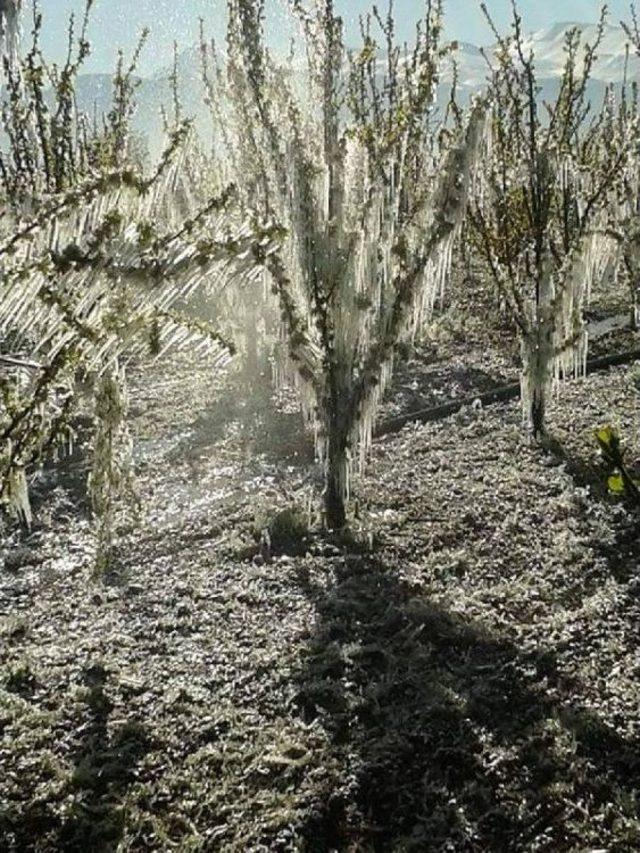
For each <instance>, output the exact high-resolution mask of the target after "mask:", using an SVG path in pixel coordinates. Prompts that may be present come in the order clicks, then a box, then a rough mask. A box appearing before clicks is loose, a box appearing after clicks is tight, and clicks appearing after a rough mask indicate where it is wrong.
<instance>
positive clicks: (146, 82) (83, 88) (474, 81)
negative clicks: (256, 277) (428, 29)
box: [78, 21, 640, 154]
mask: <svg viewBox="0 0 640 853" xmlns="http://www.w3.org/2000/svg"><path fill="white" fill-rule="evenodd" d="M573 27H577V28H579V29H580V31H581V33H582V39H583V44H584V43H585V42H586V43H593V41H594V40H595V38H596V34H597V25H595V24H585V23H580V22H569V21H566V22H561V23H556V24H553V25H551V26H549V27H547V28H545V29H542V30H538V31H536V32H533V33H531V34H529V35H527V37H526V39H525V45H524V46H525V51H526V52H527V53H529V52H531V51H533V53H534V55H535V66H536V71H537V75H538V80H539V83H540V85H541V88H542V92H541V98H542V99H544V100H549V99H551V98H553V97H554V95H555V93H556V92H557V89H558V84H559V80H560V77H561V74H562V69H563V65H564V44H565V38H566V34H567V32H568V31H569V30H570V29H571V28H573ZM627 43H628V39H627V36H626V33H625V32H624V30H623V29H622V28H621V27H615V26H607V27H606V28H605V31H604V37H603V40H602V44H601V46H600V49H599V51H598V57H597V60H596V62H595V64H594V68H593V72H592V79H591V82H590V84H589V92H588V94H589V97H590V98H591V99H592V101H593V102H594V105H595V104H597V103H598V100H599V99H600V98H602V96H603V95H604V91H605V89H606V87H607V86H608V85H610V84H620V83H621V82H622V80H623V77H624V73H625V67H626V69H627V75H628V79H629V80H630V81H631V80H640V59H639V58H638V57H637V56H636V55H635V52H634V51H633V50H630V52H629V56H628V57H627ZM492 53H493V48H492V47H489V48H486V49H484V50H483V49H482V48H480V47H478V46H476V45H474V44H470V43H467V42H460V43H459V44H458V48H457V50H456V52H455V54H454V60H455V63H456V65H457V69H458V92H459V97H460V99H461V101H463V102H464V101H466V100H467V99H468V98H469V97H470V96H471V95H472V94H473V93H474V92H477V91H479V90H481V89H482V88H484V86H485V85H486V83H487V78H488V75H489V65H488V63H487V57H489V58H490V57H491V55H492ZM171 73H172V69H170V68H158V69H157V70H156V71H154V72H153V73H152V74H151V75H150V76H148V77H145V78H143V79H142V80H141V82H140V86H139V88H138V91H137V102H138V108H137V111H136V115H135V119H134V126H135V127H136V129H137V130H139V131H141V132H143V133H145V134H146V135H147V137H148V139H149V148H150V151H151V152H152V154H157V153H158V151H159V150H160V149H161V147H162V119H161V115H160V113H161V108H162V106H165V107H166V108H167V109H171V104H172V92H171V83H170V77H171ZM178 78H179V89H180V96H181V99H182V105H183V110H184V113H185V115H191V116H193V117H194V118H195V119H196V122H197V123H198V124H199V125H200V126H201V128H202V129H205V128H206V110H205V107H204V90H203V85H202V81H201V79H200V55H199V50H198V48H197V47H194V48H190V49H188V50H186V51H184V52H183V53H181V54H180V55H179V56H178ZM452 78H453V71H452V62H451V60H449V61H447V62H446V63H445V66H444V68H443V72H442V79H441V87H440V92H439V98H438V100H439V102H440V103H443V104H444V103H446V101H447V99H448V97H449V92H450V86H451V80H452ZM108 81H109V78H108V75H103V74H99V75H83V76H82V77H81V79H80V86H79V91H78V105H79V107H80V109H82V110H84V111H86V112H87V113H88V114H89V115H92V114H93V113H94V109H95V111H97V113H98V114H100V113H101V112H104V111H106V110H107V109H108V108H109V103H110V96H111V90H110V86H109V85H108Z"/></svg>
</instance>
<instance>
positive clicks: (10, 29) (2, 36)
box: [0, 0, 22, 64]
mask: <svg viewBox="0 0 640 853" xmlns="http://www.w3.org/2000/svg"><path fill="white" fill-rule="evenodd" d="M21 11H22V0H0V58H2V57H6V58H7V59H8V60H9V62H10V63H11V64H14V63H15V62H16V60H17V58H18V37H19V34H20V13H21Z"/></svg>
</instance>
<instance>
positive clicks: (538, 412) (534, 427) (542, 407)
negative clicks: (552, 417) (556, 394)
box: [529, 388, 547, 440]
mask: <svg viewBox="0 0 640 853" xmlns="http://www.w3.org/2000/svg"><path fill="white" fill-rule="evenodd" d="M546 402H547V401H546V391H545V389H544V388H534V390H533V394H532V396H531V411H530V416H529V422H530V424H531V431H532V432H533V437H534V438H535V439H536V440H540V439H541V438H542V437H543V436H544V434H545V413H546V408H547V406H546Z"/></svg>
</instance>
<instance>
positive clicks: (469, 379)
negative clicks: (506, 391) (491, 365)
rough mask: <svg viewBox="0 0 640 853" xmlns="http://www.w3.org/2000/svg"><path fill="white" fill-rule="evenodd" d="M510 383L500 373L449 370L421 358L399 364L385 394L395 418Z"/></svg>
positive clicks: (441, 364)
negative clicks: (391, 405)
mask: <svg viewBox="0 0 640 853" xmlns="http://www.w3.org/2000/svg"><path fill="white" fill-rule="evenodd" d="M509 384H510V381H509V380H508V379H507V378H505V377H504V376H503V375H502V374H495V373H489V372H487V371H486V370H481V369H479V368H474V367H459V368H456V367H452V366H451V364H450V362H448V361H444V362H438V361H434V360H433V359H429V358H422V359H419V360H413V361H409V362H400V363H399V365H398V369H397V371H396V373H395V375H394V380H393V385H392V387H391V389H390V391H389V394H388V397H389V402H392V403H393V405H394V409H395V412H396V415H399V416H403V415H406V414H410V413H411V412H417V411H421V410H423V409H428V408H431V407H435V406H441V405H443V404H446V403H452V402H455V401H457V400H466V399H467V398H469V397H474V396H478V397H480V396H482V394H486V393H488V392H490V391H495V390H496V389H498V388H501V387H503V386H505V385H509Z"/></svg>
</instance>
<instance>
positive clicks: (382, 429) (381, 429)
mask: <svg viewBox="0 0 640 853" xmlns="http://www.w3.org/2000/svg"><path fill="white" fill-rule="evenodd" d="M638 359H640V349H633V350H628V351H627V352H621V353H615V354H614V355H605V356H602V357H601V358H592V359H590V360H589V361H588V362H587V375H588V374H590V373H597V372H598V371H600V370H606V369H607V368H609V367H616V366H617V365H620V364H629V363H630V362H632V361H637V360H638ZM519 397H520V383H519V382H518V383H514V384H513V385H503V386H502V387H501V388H495V389H494V390H493V391H487V392H486V393H484V394H476V395H475V396H473V397H465V398H464V399H462V400H455V401H454V402H452V403H445V404H444V405H442V406H435V407H433V408H431V409H419V410H418V411H416V412H409V414H406V415H401V416H400V417H398V418H389V419H388V420H386V421H382V423H380V424H378V426H377V427H376V429H375V431H374V437H375V438H381V437H382V436H383V435H391V434H392V433H395V432H400V430H401V429H402V428H403V427H405V426H406V425H407V424H411V423H416V422H417V423H423V424H426V423H431V422H432V421H440V420H442V419H443V418H448V417H449V416H450V415H455V413H456V412H459V411H460V409H463V408H464V407H465V406H472V405H473V404H474V403H476V402H477V401H478V400H479V401H480V403H481V404H482V407H483V408H485V407H486V406H493V405H494V404H495V403H507V402H509V401H510V400H517V399H518V398H519Z"/></svg>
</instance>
